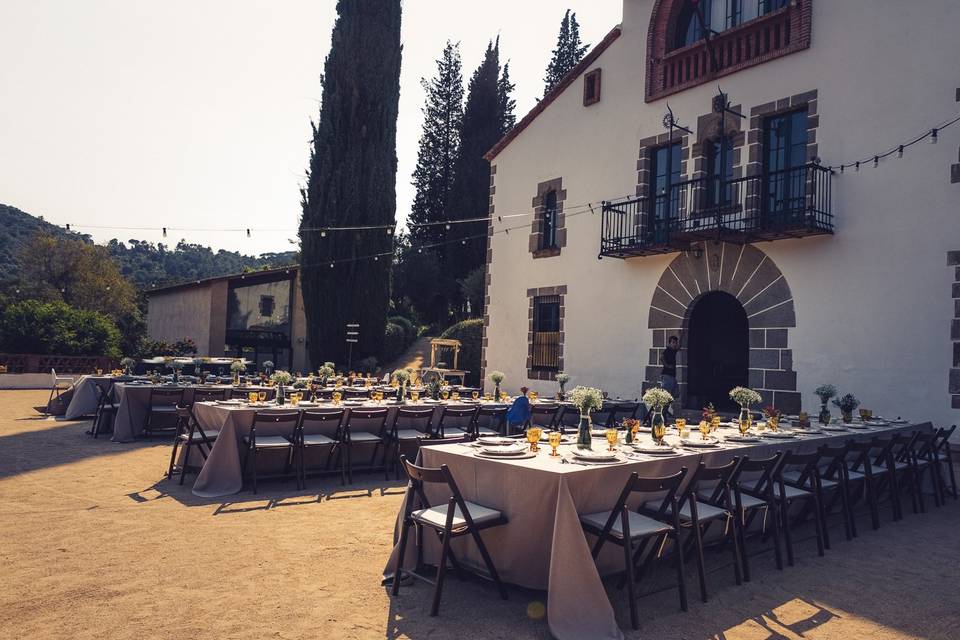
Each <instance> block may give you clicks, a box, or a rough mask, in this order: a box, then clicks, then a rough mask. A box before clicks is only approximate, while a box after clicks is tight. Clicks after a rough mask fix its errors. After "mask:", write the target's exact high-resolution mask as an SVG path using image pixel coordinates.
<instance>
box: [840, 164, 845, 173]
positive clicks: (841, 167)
mask: <svg viewBox="0 0 960 640" xmlns="http://www.w3.org/2000/svg"><path fill="white" fill-rule="evenodd" d="M843 169H844V165H840V173H843Z"/></svg>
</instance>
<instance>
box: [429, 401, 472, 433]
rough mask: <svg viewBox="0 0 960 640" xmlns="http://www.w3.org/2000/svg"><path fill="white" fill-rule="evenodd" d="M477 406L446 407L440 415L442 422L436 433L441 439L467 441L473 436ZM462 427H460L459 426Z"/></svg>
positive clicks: (435, 430) (438, 425)
mask: <svg viewBox="0 0 960 640" xmlns="http://www.w3.org/2000/svg"><path fill="white" fill-rule="evenodd" d="M477 409H478V407H477V406H475V405H474V406H464V407H456V406H449V405H447V406H444V407H443V411H442V412H441V414H440V422H439V423H438V424H437V426H436V428H435V429H434V432H435V433H436V434H438V435H439V437H441V438H462V439H464V440H466V439H467V438H469V437H471V435H472V434H473V420H474V417H475V416H476V414H477ZM457 425H460V426H457Z"/></svg>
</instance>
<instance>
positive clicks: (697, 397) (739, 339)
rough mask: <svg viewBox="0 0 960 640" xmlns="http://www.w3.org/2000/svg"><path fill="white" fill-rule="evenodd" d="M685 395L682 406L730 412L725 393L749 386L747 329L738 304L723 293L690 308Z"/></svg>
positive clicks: (706, 297) (705, 297)
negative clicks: (708, 406) (710, 404)
mask: <svg viewBox="0 0 960 640" xmlns="http://www.w3.org/2000/svg"><path fill="white" fill-rule="evenodd" d="M686 348H687V363H688V367H687V373H688V375H687V394H686V398H684V406H685V407H686V408H687V409H699V408H701V407H704V406H706V405H707V403H713V406H714V407H716V408H717V409H718V410H721V411H733V410H734V409H735V407H734V405H733V402H731V400H730V398H729V397H728V395H727V394H728V392H729V391H730V389H732V388H733V387H736V386H739V385H747V384H748V383H749V380H748V374H747V371H748V370H749V368H750V326H749V324H748V321H747V313H746V311H744V309H743V306H742V305H741V304H740V301H739V300H737V299H736V298H734V297H733V296H732V295H730V294H729V293H727V292H726V291H710V292H708V293H705V294H703V295H702V296H700V297H699V298H697V299H696V300H695V301H694V302H692V303H691V304H690V320H689V323H688V328H687V340H686Z"/></svg>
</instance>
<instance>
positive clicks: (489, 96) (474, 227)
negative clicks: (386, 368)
mask: <svg viewBox="0 0 960 640" xmlns="http://www.w3.org/2000/svg"><path fill="white" fill-rule="evenodd" d="M508 66H509V65H507V66H504V67H503V69H502V70H501V67H500V43H499V39H497V41H495V42H491V43H490V44H489V45H488V46H487V51H486V54H485V55H484V57H483V62H481V63H480V66H479V67H477V70H476V71H474V73H473V77H471V78H470V86H469V93H468V94H467V101H466V106H465V107H464V110H463V126H462V127H461V131H460V153H459V155H458V157H457V163H456V165H455V168H454V174H455V176H454V185H453V200H452V202H453V203H454V204H452V205H451V208H450V209H451V214H452V215H451V216H450V218H451V219H460V220H463V219H467V218H476V217H481V216H486V215H487V211H488V207H489V205H488V202H489V197H490V164H489V163H488V162H487V161H486V160H485V159H484V157H483V154H485V153H486V152H487V151H489V150H490V148H491V147H492V146H493V145H494V144H496V143H497V141H498V140H499V139H500V138H501V137H503V135H504V134H505V133H506V132H507V131H508V130H509V129H510V127H512V126H513V125H514V123H515V122H516V116H515V115H514V111H513V110H514V104H515V103H514V100H513V99H512V98H511V96H510V94H511V92H512V91H513V84H512V83H511V82H510V72H509V69H508ZM486 229H487V223H486V222H484V221H481V222H473V223H463V224H456V225H452V226H451V228H450V230H448V231H447V232H446V237H447V238H448V239H450V240H453V241H454V242H453V244H451V245H447V253H446V256H445V258H444V260H443V262H442V264H443V270H444V273H446V274H448V275H449V276H450V277H452V278H454V279H456V280H461V279H463V278H464V277H466V276H467V274H469V273H470V272H471V271H473V270H474V269H476V268H477V267H479V266H481V265H483V264H484V255H485V253H486V242H485V239H484V238H483V237H482V236H484V234H485V233H486ZM458 239H459V240H461V242H460V243H457V242H456V240H458ZM449 297H450V300H451V301H452V302H458V301H459V299H460V298H461V295H460V292H459V290H453V291H451V292H450V293H449Z"/></svg>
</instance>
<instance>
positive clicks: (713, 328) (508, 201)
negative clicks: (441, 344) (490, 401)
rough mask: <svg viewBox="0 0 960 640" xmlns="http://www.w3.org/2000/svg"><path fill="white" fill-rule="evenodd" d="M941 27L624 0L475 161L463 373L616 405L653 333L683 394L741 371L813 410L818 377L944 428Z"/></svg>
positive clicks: (948, 190) (884, 6) (954, 357)
mask: <svg viewBox="0 0 960 640" xmlns="http://www.w3.org/2000/svg"><path fill="white" fill-rule="evenodd" d="M958 23H960V3H957V2H956V1H955V0H929V1H927V2H921V3H903V2H875V1H871V0H844V1H843V2H835V1H829V0H749V1H747V2H743V1H740V0H712V1H708V0H700V2H698V3H695V2H691V1H690V0H624V3H623V19H622V22H621V24H620V25H617V26H615V27H613V29H612V30H611V31H610V32H609V34H608V35H607V36H606V37H605V38H604V39H603V40H602V41H601V42H600V43H598V44H597V45H596V46H595V47H594V48H593V50H592V51H591V52H589V53H588V54H587V56H586V57H585V59H584V60H583V61H582V62H581V63H580V65H579V66H578V67H577V68H576V69H574V70H573V71H572V72H571V73H570V74H569V75H568V76H567V77H566V78H565V80H564V81H563V82H561V83H560V84H559V85H558V86H557V87H556V88H555V89H554V90H553V91H552V92H551V93H549V94H548V95H547V96H545V98H544V99H543V100H542V101H541V102H540V103H539V104H538V105H537V106H536V108H535V109H534V110H533V111H532V112H531V113H529V114H528V115H527V116H526V117H525V118H523V119H522V120H521V121H520V122H519V123H518V124H517V126H516V127H515V128H514V129H513V130H512V131H510V132H509V133H508V134H507V135H506V136H505V137H504V139H503V140H501V141H500V142H499V143H498V144H497V145H496V146H495V147H494V148H493V149H491V150H490V151H489V152H488V154H487V156H486V157H487V159H488V160H489V161H490V163H491V173H492V179H491V185H490V222H489V230H488V232H489V241H488V254H487V276H486V277H487V294H486V295H487V297H486V300H487V305H486V312H485V313H486V316H485V318H484V320H485V333H484V339H483V344H484V352H483V366H484V368H485V370H486V371H487V372H489V371H491V370H493V369H499V370H502V371H504V372H505V373H506V376H507V380H508V381H509V382H510V383H512V385H511V386H513V387H514V388H515V387H518V386H520V385H521V384H527V385H529V386H530V387H531V388H533V389H536V390H538V391H540V392H541V393H549V394H552V393H554V392H555V391H556V384H555V383H554V382H553V377H554V375H555V374H556V372H558V371H560V370H564V371H566V372H567V373H569V374H570V375H571V376H572V381H571V383H570V386H572V385H575V384H579V383H583V384H589V385H593V386H599V387H602V388H604V389H606V390H607V391H609V392H610V393H611V395H620V396H622V397H629V398H634V397H637V396H639V395H640V393H641V392H642V389H643V388H645V387H646V386H648V385H650V384H654V383H656V382H657V381H658V380H659V371H660V363H661V357H662V351H663V348H664V346H665V341H666V339H667V338H668V337H669V336H671V335H677V336H679V337H680V340H681V347H682V348H681V352H680V354H679V359H678V364H679V368H678V375H679V381H680V389H681V402H682V403H683V405H684V406H685V407H687V408H690V409H696V408H699V407H700V406H702V405H703V404H705V403H706V402H710V401H712V402H714V403H716V404H718V405H719V404H722V403H723V402H724V401H725V399H726V392H727V390H728V389H729V388H731V387H733V386H734V385H737V384H745V385H749V386H751V387H754V388H756V389H757V390H759V391H760V392H761V394H762V395H763V396H764V400H765V402H767V403H774V404H776V405H777V406H778V407H779V408H781V409H782V410H784V411H786V412H790V413H792V412H796V411H798V410H800V409H801V408H802V409H805V410H815V409H816V405H817V400H816V396H815V395H814V394H813V390H814V388H816V387H817V386H818V385H820V384H822V383H833V384H835V385H837V386H838V387H839V389H840V390H841V392H844V393H845V392H851V393H854V394H855V395H857V396H858V397H859V398H860V399H861V400H862V402H863V406H865V407H868V408H872V409H874V410H875V411H876V412H878V413H881V414H883V415H886V416H896V415H898V414H903V415H904V416H905V417H911V418H918V419H919V418H922V419H932V420H934V421H936V422H937V424H938V425H947V426H948V425H949V424H951V423H953V422H956V421H957V417H958V415H960V411H958V410H960V346H958V344H960V319H958V318H960V301H958V300H957V298H958V296H960V284H958V283H960V268H958V263H960V217H958V216H960V164H957V162H958V146H960V123H958V124H956V125H954V126H952V127H950V128H946V129H944V130H943V131H939V130H937V131H933V129H934V128H936V127H938V126H939V125H942V124H945V123H946V122H948V121H949V120H950V119H952V118H954V117H956V116H957V115H958V114H960V102H958V100H960V89H958V88H957V87H958V81H960V77H958V76H957V73H956V61H957V60H958V59H960V39H958V38H956V35H955V25H956V24H958ZM718 89H719V90H722V93H723V94H724V96H723V97H722V98H718ZM671 113H672V116H671V115H670V114H671ZM671 122H672V123H673V124H674V126H673V127H672V128H671V126H670V125H671ZM913 140H918V142H917V143H916V144H912V145H909V146H906V145H907V143H909V142H911V141H913ZM934 141H936V142H938V143H939V144H931V142H934ZM901 144H903V145H905V147H904V148H903V149H902V150H901V149H900V148H899V145H901ZM888 152H889V155H885V156H883V157H879V156H881V155H882V154H885V153H888ZM874 156H878V157H877V158H876V159H874ZM857 161H859V162H860V164H859V165H857V164H852V163H856V162H857ZM842 164H845V165H846V166H844V167H843V168H842V169H841V168H840V165H842ZM522 214H527V217H517V216H518V215H522ZM598 258H600V259H599V260H598Z"/></svg>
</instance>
